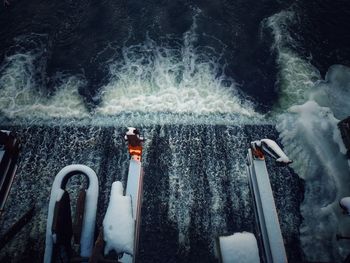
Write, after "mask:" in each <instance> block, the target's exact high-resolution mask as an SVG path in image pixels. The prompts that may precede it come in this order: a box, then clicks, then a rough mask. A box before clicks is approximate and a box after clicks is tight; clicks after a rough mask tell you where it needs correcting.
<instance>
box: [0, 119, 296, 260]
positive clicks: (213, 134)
mask: <svg viewBox="0 0 350 263" xmlns="http://www.w3.org/2000/svg"><path fill="white" fill-rule="evenodd" d="M2 128H3V127H2ZM11 128H12V130H16V131H17V132H18V133H19V135H20V138H21V141H22V144H23V148H22V151H21V156H20V162H19V168H18V171H19V172H18V174H17V177H16V180H15V183H14V186H13V188H12V189H13V190H12V192H11V195H10V198H9V201H8V204H7V212H6V214H5V217H4V218H3V219H2V227H1V231H2V233H3V232H4V231H5V230H6V228H7V227H8V226H9V225H11V224H13V222H14V221H15V220H16V218H18V217H19V216H20V215H21V214H23V213H24V212H25V211H26V210H27V209H28V208H29V207H31V206H32V205H35V207H36V213H35V216H34V218H33V219H32V220H31V221H30V222H29V224H28V225H27V226H26V227H25V228H24V229H23V230H21V232H20V233H19V234H18V236H16V238H15V239H13V240H12V241H11V242H9V243H8V244H7V246H6V247H5V249H4V250H2V251H1V258H2V260H3V261H4V262H6V260H8V259H10V261H9V262H28V260H29V259H31V261H34V262H39V261H40V260H41V259H42V256H43V248H44V236H45V225H46V215H47V204H48V201H49V192H50V188H51V184H52V182H53V178H54V176H55V175H56V174H57V173H58V172H59V170H60V169H61V168H63V167H64V166H65V165H66V164H72V163H84V164H86V165H88V166H90V167H91V168H92V169H94V170H95V171H96V173H97V175H98V178H99V186H100V188H99V189H100V195H99V202H98V218H97V225H99V226H100V225H101V223H102V219H103V216H104V213H105V211H106V208H107V205H108V201H109V192H110V186H111V184H112V182H113V181H114V180H121V181H122V182H124V184H125V183H126V176H127V169H128V154H127V148H126V145H125V142H124V141H123V137H122V133H123V132H124V129H123V128H118V127H116V128H115V127H109V128H102V127H93V128H82V127H72V126H71V127H57V126H56V127H55V126H54V127H45V126H33V127H30V128H25V127H11ZM142 131H143V132H144V135H145V137H146V138H147V142H146V145H145V153H144V171H145V179H144V200H143V208H142V209H143V210H142V225H141V237H140V238H141V239H140V251H139V253H140V254H139V258H140V262H217V259H216V257H215V238H217V237H218V236H220V235H228V234H232V233H233V232H241V231H249V232H256V230H255V223H254V214H253V210H252V203H251V202H252V200H251V194H250V192H249V186H248V178H247V174H246V170H245V156H246V150H247V145H248V142H249V141H250V140H253V139H256V138H258V137H259V136H263V137H265V136H268V137H270V138H275V136H276V131H275V129H274V128H273V127H271V126H246V127H244V126H243V127H240V126H223V125H222V126H207V125H196V126H191V125H171V126H151V127H143V128H142ZM269 163H270V165H269V170H270V171H271V181H272V186H273V189H274V192H275V198H276V204H277V208H278V210H279V216H280V221H281V228H282V232H283V236H284V239H285V242H286V249H287V253H288V256H289V258H290V261H291V262H300V260H301V258H302V255H301V250H300V247H299V242H298V235H299V230H298V229H299V225H300V222H301V217H300V215H299V213H298V210H299V205H300V202H301V200H302V196H303V194H302V192H303V185H302V182H301V181H300V179H299V178H298V177H297V176H296V175H295V174H293V173H292V172H291V170H289V169H288V168H281V167H276V166H275V165H274V162H273V160H269ZM80 180H81V179H79V178H78V179H75V180H73V181H72V182H71V183H70V189H71V191H72V192H71V193H72V196H73V197H74V193H76V191H77V190H78V189H79V185H80V184H81V181H80ZM72 199H73V198H72ZM6 256H8V258H7V257H6Z"/></svg>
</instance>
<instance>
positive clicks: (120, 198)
mask: <svg viewBox="0 0 350 263" xmlns="http://www.w3.org/2000/svg"><path fill="white" fill-rule="evenodd" d="M123 192H124V188H123V185H122V183H121V182H120V181H116V182H114V183H113V184H112V190H111V197H110V201H109V205H108V208H107V212H106V216H105V218H104V220H103V237H104V241H105V242H106V245H105V251H104V253H105V255H106V254H108V253H109V252H110V251H111V250H114V251H115V252H117V253H123V252H125V253H128V254H129V255H132V254H133V249H134V231H135V222H134V220H133V217H132V207H131V197H130V196H124V195H123Z"/></svg>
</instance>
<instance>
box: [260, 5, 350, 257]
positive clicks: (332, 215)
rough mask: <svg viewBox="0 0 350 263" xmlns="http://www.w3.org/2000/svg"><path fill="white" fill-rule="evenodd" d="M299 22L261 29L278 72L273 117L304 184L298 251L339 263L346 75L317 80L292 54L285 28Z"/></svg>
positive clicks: (349, 76)
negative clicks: (266, 35) (341, 127)
mask: <svg viewBox="0 0 350 263" xmlns="http://www.w3.org/2000/svg"><path fill="white" fill-rule="evenodd" d="M298 19H299V18H298V17H297V14H296V13H294V12H293V10H292V8H289V9H288V10H286V11H282V12H279V13H277V14H275V15H273V16H271V17H269V18H268V19H267V20H266V21H265V23H264V25H265V26H267V27H268V28H270V29H271V30H272V34H273V36H274V39H275V42H274V46H273V49H274V51H276V52H277V63H278V67H279V75H278V83H277V84H278V88H279V93H280V98H279V102H278V103H277V104H276V107H275V109H274V112H272V115H274V116H275V117H277V118H276V120H277V129H278V131H279V132H280V138H281V139H282V142H283V145H284V149H285V152H286V154H287V155H288V156H289V157H290V158H291V159H293V160H294V163H293V164H291V166H292V167H293V169H294V170H295V171H296V172H297V174H298V175H299V176H300V177H301V178H303V179H305V197H304V201H303V203H302V205H301V214H302V216H303V218H304V220H303V223H302V225H301V228H300V239H301V248H302V249H303V252H304V253H305V255H306V258H307V260H308V261H326V262H327V261H328V262H331V261H332V262H333V261H342V260H343V259H344V258H345V256H346V254H347V253H349V252H350V251H349V248H348V247H346V246H347V244H345V243H344V242H343V243H342V242H338V241H336V239H335V235H336V233H338V232H348V233H350V229H349V224H346V223H345V222H343V221H344V217H342V215H341V213H340V212H341V211H340V208H339V206H338V201H339V198H341V197H343V196H346V195H349V194H350V190H349V189H350V182H349V178H348V177H349V176H348V173H349V166H348V163H347V161H346V159H345V157H344V153H345V152H346V151H345V147H344V145H343V143H342V140H341V137H340V132H339V130H338V128H337V122H338V121H339V120H341V119H342V118H344V117H346V116H347V115H348V114H349V112H350V108H349V107H350V106H349V105H350V104H349V103H348V98H349V97H350V96H349V95H350V91H349V84H348V83H349V80H350V71H349V68H346V67H344V66H340V65H335V66H332V67H331V68H330V69H329V71H328V73H327V75H326V78H325V80H324V81H323V80H321V76H320V73H319V71H318V70H317V69H316V68H315V67H314V66H312V65H311V63H310V61H309V60H308V59H305V58H302V57H301V56H299V55H298V54H297V53H296V52H295V51H294V50H295V48H298V42H297V41H296V40H295V39H293V38H292V35H291V34H290V32H289V28H290V26H291V25H293V23H295V21H297V20H298ZM286 111H287V112H286Z"/></svg>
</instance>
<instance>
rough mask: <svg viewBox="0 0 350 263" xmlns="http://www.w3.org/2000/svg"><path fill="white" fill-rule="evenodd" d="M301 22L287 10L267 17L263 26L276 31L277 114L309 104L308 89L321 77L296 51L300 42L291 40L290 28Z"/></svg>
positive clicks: (274, 32) (273, 32) (274, 35)
mask: <svg viewBox="0 0 350 263" xmlns="http://www.w3.org/2000/svg"><path fill="white" fill-rule="evenodd" d="M297 19H298V18H297V17H296V14H295V13H294V12H293V11H292V10H284V11H281V12H279V13H277V14H274V15H273V16H271V17H269V18H267V19H266V20H265V21H264V23H263V26H265V27H268V28H269V29H270V30H271V31H272V35H273V37H274V45H273V47H272V49H273V50H272V51H276V53H277V61H276V62H277V65H278V68H279V72H278V76H277V78H278V79H277V83H276V85H277V86H278V91H279V100H278V103H277V104H276V105H275V109H274V111H275V112H281V111H284V110H285V109H287V108H289V107H290V106H292V105H294V104H295V103H296V102H298V103H303V102H306V100H307V98H308V94H307V92H308V90H309V89H310V88H312V87H313V86H314V84H315V83H316V82H317V81H318V80H319V79H320V78H321V77H320V73H319V71H318V70H317V69H316V68H315V67H314V66H313V65H312V64H311V63H310V62H309V61H308V60H305V59H304V58H302V57H300V56H299V55H298V54H297V53H296V52H295V51H294V50H293V47H297V46H298V43H297V42H296V41H295V40H294V39H293V38H292V37H291V35H290V32H289V27H290V26H291V25H292V24H293V23H294V21H296V20H297Z"/></svg>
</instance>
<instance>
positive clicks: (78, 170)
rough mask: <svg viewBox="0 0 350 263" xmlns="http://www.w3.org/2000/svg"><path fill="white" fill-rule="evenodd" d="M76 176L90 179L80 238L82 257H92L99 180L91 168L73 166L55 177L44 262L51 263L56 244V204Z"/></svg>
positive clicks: (79, 165) (67, 167)
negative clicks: (67, 184)
mask: <svg viewBox="0 0 350 263" xmlns="http://www.w3.org/2000/svg"><path fill="white" fill-rule="evenodd" d="M76 174H83V175H84V176H86V177H87V179H88V187H87V189H86V199H85V211H84V218H83V227H82V233H81V238H80V256H82V257H90V256H91V253H92V248H93V241H94V240H93V239H94V231H95V221H96V210H97V198H98V179H97V176H96V173H95V172H94V171H93V170H92V169H91V168H89V167H87V166H85V165H81V164H73V165H68V166H66V167H64V168H63V169H62V170H61V171H60V172H59V173H58V174H57V175H56V177H55V180H54V182H53V185H52V189H51V196H50V203H49V211H48V215H47V225H46V241H45V255H44V262H45V263H50V262H51V258H52V250H53V244H54V236H53V233H52V231H51V229H52V221H53V213H54V208H55V204H56V202H57V201H59V200H60V199H61V197H62V195H63V193H64V187H65V186H66V183H67V181H68V179H69V178H71V177H72V176H74V175H76Z"/></svg>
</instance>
